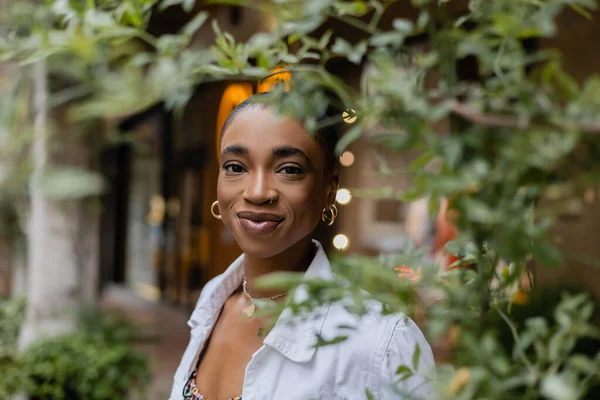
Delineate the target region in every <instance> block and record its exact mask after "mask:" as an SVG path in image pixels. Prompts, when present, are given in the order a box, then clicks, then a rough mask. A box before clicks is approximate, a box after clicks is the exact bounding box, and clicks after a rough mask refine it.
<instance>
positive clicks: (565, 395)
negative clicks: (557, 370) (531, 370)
mask: <svg viewBox="0 0 600 400" xmlns="http://www.w3.org/2000/svg"><path fill="white" fill-rule="evenodd" d="M540 389H541V392H542V394H543V395H544V396H546V398H548V399H550V400H565V399H577V398H578V397H579V396H578V391H577V389H576V388H575V387H574V385H573V383H572V382H569V381H568V380H567V379H566V377H565V376H564V375H562V374H555V375H549V376H546V377H544V378H543V379H542V382H541V385H540Z"/></svg>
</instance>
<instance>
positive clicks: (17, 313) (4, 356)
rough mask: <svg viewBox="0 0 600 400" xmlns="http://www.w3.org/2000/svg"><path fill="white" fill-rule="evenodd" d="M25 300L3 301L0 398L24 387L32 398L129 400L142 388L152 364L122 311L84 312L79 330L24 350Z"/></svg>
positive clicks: (0, 324) (0, 304)
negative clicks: (21, 337) (135, 344)
mask: <svg viewBox="0 0 600 400" xmlns="http://www.w3.org/2000/svg"><path fill="white" fill-rule="evenodd" d="M24 313H25V300H24V299H20V298H17V299H9V300H4V301H1V302H0V370H1V371H2V374H0V398H9V397H10V395H12V394H14V393H15V392H17V391H25V392H26V393H28V394H29V395H30V396H31V397H32V398H34V399H83V398H89V399H97V400H104V399H106V400H108V399H126V398H128V396H129V395H130V394H131V393H132V392H134V391H138V392H139V393H143V392H144V387H145V385H146V384H147V383H148V382H149V380H150V377H151V374H150V366H149V362H148V359H147V357H146V356H145V355H143V354H142V353H140V352H138V351H137V350H135V349H134V348H133V342H134V341H137V340H138V339H139V331H138V329H137V328H136V327H135V326H133V325H132V324H131V323H130V322H128V321H127V320H126V319H125V318H123V317H122V316H119V315H116V314H107V313H99V312H98V311H97V310H87V311H85V312H82V313H81V315H80V318H79V330H78V331H77V332H75V333H72V334H67V335H63V336H60V337H55V338H48V339H44V340H42V341H40V342H37V343H35V344H34V345H32V347H30V348H29V349H27V351H25V353H23V354H20V353H19V352H18V351H17V338H18V333H19V329H20V327H21V324H22V322H23V318H24Z"/></svg>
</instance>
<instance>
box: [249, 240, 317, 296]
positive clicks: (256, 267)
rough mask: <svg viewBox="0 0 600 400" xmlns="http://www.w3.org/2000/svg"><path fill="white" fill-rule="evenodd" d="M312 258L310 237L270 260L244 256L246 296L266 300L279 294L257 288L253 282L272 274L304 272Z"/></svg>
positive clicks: (278, 292)
mask: <svg viewBox="0 0 600 400" xmlns="http://www.w3.org/2000/svg"><path fill="white" fill-rule="evenodd" d="M313 257H314V254H313V245H312V240H311V239H310V237H308V238H306V239H302V240H301V241H300V242H298V243H296V244H294V245H293V246H292V247H290V248H289V249H287V250H285V251H284V252H282V253H280V254H277V255H276V256H273V257H271V258H266V259H258V258H254V257H252V256H249V255H244V275H245V277H246V282H247V285H246V288H247V290H248V294H250V296H252V297H254V298H266V297H272V296H276V295H278V294H280V293H281V291H277V290H275V291H272V290H264V289H260V288H258V287H257V286H256V283H255V280H256V279H258V278H260V277H261V276H263V275H267V274H270V273H273V272H306V270H307V269H308V267H309V265H310V263H311V261H312V259H313Z"/></svg>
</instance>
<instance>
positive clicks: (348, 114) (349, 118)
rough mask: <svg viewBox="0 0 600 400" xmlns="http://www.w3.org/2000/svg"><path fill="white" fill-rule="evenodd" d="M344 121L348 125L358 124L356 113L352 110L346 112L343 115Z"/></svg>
mask: <svg viewBox="0 0 600 400" xmlns="http://www.w3.org/2000/svg"><path fill="white" fill-rule="evenodd" d="M351 114H352V115H351ZM342 119H343V120H344V122H345V123H347V124H353V123H355V122H356V113H355V111H354V110H352V109H351V110H350V112H348V111H344V112H343V113H342Z"/></svg>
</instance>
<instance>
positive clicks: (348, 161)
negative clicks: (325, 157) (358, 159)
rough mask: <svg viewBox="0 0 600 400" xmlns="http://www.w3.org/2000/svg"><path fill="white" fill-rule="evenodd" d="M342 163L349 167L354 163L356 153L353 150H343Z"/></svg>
mask: <svg viewBox="0 0 600 400" xmlns="http://www.w3.org/2000/svg"><path fill="white" fill-rule="evenodd" d="M340 164H342V165H343V166H344V167H349V166H351V165H352V164H354V153H352V152H351V151H345V152H343V153H342V155H341V156H340Z"/></svg>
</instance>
